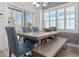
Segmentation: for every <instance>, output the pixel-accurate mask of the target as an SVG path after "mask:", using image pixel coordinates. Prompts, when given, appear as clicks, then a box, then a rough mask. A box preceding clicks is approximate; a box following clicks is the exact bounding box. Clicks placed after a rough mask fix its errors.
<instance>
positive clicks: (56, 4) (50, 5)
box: [44, 2, 67, 9]
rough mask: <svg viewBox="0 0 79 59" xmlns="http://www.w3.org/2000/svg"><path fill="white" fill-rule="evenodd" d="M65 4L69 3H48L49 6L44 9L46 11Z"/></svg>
mask: <svg viewBox="0 0 79 59" xmlns="http://www.w3.org/2000/svg"><path fill="white" fill-rule="evenodd" d="M65 3H67V2H48V6H47V7H44V9H48V8H51V7H55V6H58V5H62V4H65Z"/></svg>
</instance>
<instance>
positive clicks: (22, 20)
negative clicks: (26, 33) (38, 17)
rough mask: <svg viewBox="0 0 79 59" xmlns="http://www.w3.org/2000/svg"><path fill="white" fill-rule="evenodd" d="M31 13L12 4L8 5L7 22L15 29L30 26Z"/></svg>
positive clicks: (18, 29)
mask: <svg viewBox="0 0 79 59" xmlns="http://www.w3.org/2000/svg"><path fill="white" fill-rule="evenodd" d="M32 21H33V13H32V12H30V11H26V10H22V9H20V8H16V7H13V6H9V7H8V22H9V25H13V26H14V27H15V29H16V31H22V27H24V26H25V27H26V26H32Z"/></svg>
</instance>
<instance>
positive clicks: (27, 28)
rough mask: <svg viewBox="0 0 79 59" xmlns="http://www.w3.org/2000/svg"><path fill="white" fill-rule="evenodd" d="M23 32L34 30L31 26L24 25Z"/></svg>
mask: <svg viewBox="0 0 79 59" xmlns="http://www.w3.org/2000/svg"><path fill="white" fill-rule="evenodd" d="M23 32H32V29H31V28H30V27H23Z"/></svg>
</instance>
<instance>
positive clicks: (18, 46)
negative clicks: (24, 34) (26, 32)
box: [5, 27, 34, 57]
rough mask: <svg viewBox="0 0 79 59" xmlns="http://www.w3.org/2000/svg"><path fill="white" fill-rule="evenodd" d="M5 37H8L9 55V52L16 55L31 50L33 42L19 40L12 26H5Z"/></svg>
mask: <svg viewBox="0 0 79 59" xmlns="http://www.w3.org/2000/svg"><path fill="white" fill-rule="evenodd" d="M5 30H6V33H7V37H8V45H9V56H10V57H11V53H13V54H14V55H15V56H16V57H19V56H21V55H24V54H26V53H27V52H29V51H32V48H33V46H34V44H33V43H32V42H31V41H29V40H27V41H26V42H25V43H24V42H21V43H20V42H19V41H18V39H17V34H16V31H15V29H14V27H5Z"/></svg>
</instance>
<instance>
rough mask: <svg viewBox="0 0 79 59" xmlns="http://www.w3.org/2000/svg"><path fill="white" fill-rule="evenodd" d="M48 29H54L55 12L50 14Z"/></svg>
mask: <svg viewBox="0 0 79 59" xmlns="http://www.w3.org/2000/svg"><path fill="white" fill-rule="evenodd" d="M49 24H50V26H49V27H56V11H51V12H50V20H49Z"/></svg>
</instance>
